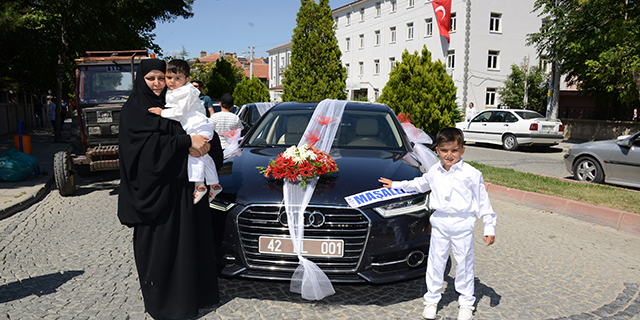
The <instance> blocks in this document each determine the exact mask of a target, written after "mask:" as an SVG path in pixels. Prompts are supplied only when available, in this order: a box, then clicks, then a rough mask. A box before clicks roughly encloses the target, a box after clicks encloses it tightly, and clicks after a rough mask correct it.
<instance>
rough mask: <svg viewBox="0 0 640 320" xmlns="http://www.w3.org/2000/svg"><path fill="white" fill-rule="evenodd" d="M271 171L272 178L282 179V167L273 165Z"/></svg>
mask: <svg viewBox="0 0 640 320" xmlns="http://www.w3.org/2000/svg"><path fill="white" fill-rule="evenodd" d="M272 173H273V177H274V178H276V179H282V177H283V176H284V168H282V167H279V166H274V167H273V171H272Z"/></svg>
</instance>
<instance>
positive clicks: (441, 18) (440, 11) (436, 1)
mask: <svg viewBox="0 0 640 320" xmlns="http://www.w3.org/2000/svg"><path fill="white" fill-rule="evenodd" d="M431 3H432V4H433V10H434V11H435V13H436V20H437V21H438V29H439V30H440V35H441V36H443V37H446V38H447V42H451V40H450V39H449V29H451V0H433V1H431Z"/></svg>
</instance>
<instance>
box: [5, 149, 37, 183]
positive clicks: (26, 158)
mask: <svg viewBox="0 0 640 320" xmlns="http://www.w3.org/2000/svg"><path fill="white" fill-rule="evenodd" d="M37 165H38V159H36V158H35V157H33V156H30V155H28V154H26V153H24V152H20V151H18V150H16V148H11V149H9V150H8V151H7V152H5V153H3V154H2V155H0V181H2V182H17V181H23V180H26V179H27V178H29V177H30V176H31V173H33V170H34V169H35V167H36V166H37Z"/></svg>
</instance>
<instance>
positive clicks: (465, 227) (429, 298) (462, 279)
mask: <svg viewBox="0 0 640 320" xmlns="http://www.w3.org/2000/svg"><path fill="white" fill-rule="evenodd" d="M429 221H430V222H431V241H430V245H429V257H428V259H427V274H426V281H427V293H425V294H424V301H425V302H426V303H436V304H437V303H438V302H439V301H440V299H441V298H442V294H441V293H440V289H441V288H442V285H443V283H444V270H445V267H446V265H447V260H448V258H449V254H450V253H449V252H450V251H451V250H452V251H453V257H454V259H456V262H457V263H458V265H457V267H456V278H455V288H456V291H457V292H458V293H459V294H460V297H459V298H458V303H459V304H460V305H461V306H473V304H474V302H475V301H476V298H475V297H474V296H473V293H474V276H473V266H474V259H473V229H474V227H475V225H476V217H475V215H473V213H464V214H451V215H450V214H446V213H440V212H437V211H436V212H435V213H434V214H433V215H432V216H431V218H429Z"/></svg>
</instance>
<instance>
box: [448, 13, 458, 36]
mask: <svg viewBox="0 0 640 320" xmlns="http://www.w3.org/2000/svg"><path fill="white" fill-rule="evenodd" d="M456 29H457V26H456V13H455V12H451V27H449V32H453V31H456Z"/></svg>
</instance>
